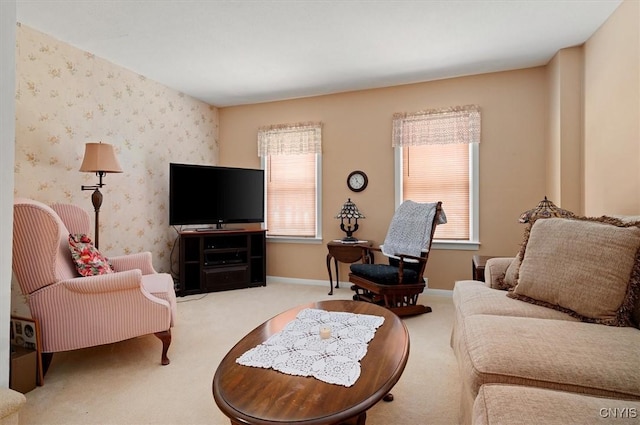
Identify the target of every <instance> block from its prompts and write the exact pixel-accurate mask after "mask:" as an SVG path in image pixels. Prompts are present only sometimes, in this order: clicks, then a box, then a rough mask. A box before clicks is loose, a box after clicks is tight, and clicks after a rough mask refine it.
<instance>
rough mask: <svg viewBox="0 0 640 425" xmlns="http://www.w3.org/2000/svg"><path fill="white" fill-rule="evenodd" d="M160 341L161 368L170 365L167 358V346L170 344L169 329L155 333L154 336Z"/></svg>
mask: <svg viewBox="0 0 640 425" xmlns="http://www.w3.org/2000/svg"><path fill="white" fill-rule="evenodd" d="M155 335H156V336H157V337H158V338H160V341H162V358H161V361H160V362H161V363H162V365H163V366H165V365H168V364H169V363H171V361H170V360H169V358H168V357H167V351H169V345H170V344H171V329H168V330H166V331H162V332H156V334H155Z"/></svg>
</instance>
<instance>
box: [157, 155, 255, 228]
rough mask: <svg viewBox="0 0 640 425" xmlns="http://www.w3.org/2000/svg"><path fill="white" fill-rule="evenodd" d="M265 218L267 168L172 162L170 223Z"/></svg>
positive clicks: (218, 223)
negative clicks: (265, 172)
mask: <svg viewBox="0 0 640 425" xmlns="http://www.w3.org/2000/svg"><path fill="white" fill-rule="evenodd" d="M263 221H264V170H258V169H250V168H232V167H217V166H208V165H193V164H176V163H170V164H169V224H170V225H172V226H173V225H183V224H187V225H216V227H217V228H221V225H222V224H223V223H262V222H263Z"/></svg>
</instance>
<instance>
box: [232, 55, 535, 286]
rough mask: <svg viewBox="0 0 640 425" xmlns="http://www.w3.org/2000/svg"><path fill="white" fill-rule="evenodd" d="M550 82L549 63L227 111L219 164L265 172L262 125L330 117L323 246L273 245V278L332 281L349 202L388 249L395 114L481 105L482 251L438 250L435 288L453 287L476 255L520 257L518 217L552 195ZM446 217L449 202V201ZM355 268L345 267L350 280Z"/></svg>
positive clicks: (364, 229)
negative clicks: (332, 253)
mask: <svg viewBox="0 0 640 425" xmlns="http://www.w3.org/2000/svg"><path fill="white" fill-rule="evenodd" d="M546 84H547V76H546V70H545V68H543V67H540V68H531V69H526V70H520V71H512V72H500V73H493V74H485V75H477V76H471V77H464V78H455V79H448V80H441V81H434V82H427V83H421V84H412V85H404V86H398V87H390V88H383V89H376V90H365V91H357V92H349V93H341V94H335V95H328V96H320V97H312V98H305V99H297V100H289V101H282V102H271V103H264V104H254V105H247V106H237V107H228V108H221V109H220V114H219V118H220V164H222V165H227V166H246V167H259V166H260V160H259V158H258V156H257V151H256V137H257V131H258V128H259V127H260V126H263V125H269V124H279V123H295V122H299V121H322V122H323V123H324V127H323V171H322V174H323V181H322V199H323V200H322V202H323V205H322V214H323V222H322V227H323V233H324V234H323V243H322V244H316V245H313V244H293V243H269V244H268V265H267V274H268V275H270V276H281V277H290V278H302V279H311V280H326V279H327V271H326V264H325V257H326V252H327V251H326V246H325V244H326V242H328V241H330V240H332V239H335V238H340V237H342V236H343V235H344V234H343V233H342V232H341V231H340V230H339V228H338V220H336V219H334V218H333V216H334V215H335V214H336V213H337V212H338V210H339V208H340V206H341V205H342V204H343V203H344V202H345V201H346V200H347V198H348V197H351V199H352V200H353V201H354V202H355V203H356V205H357V206H358V208H359V209H360V211H361V212H362V213H364V214H365V215H366V217H367V218H366V219H365V220H363V221H362V226H361V228H360V230H358V232H357V233H356V235H357V236H358V237H360V238H366V239H369V240H373V241H375V242H377V243H381V242H382V241H383V239H384V237H385V234H386V230H387V226H388V224H389V221H390V219H391V216H392V215H393V211H394V180H393V167H394V162H393V149H392V147H391V120H392V115H393V113H394V112H412V111H418V110H421V109H428V108H440V107H448V106H456V105H466V104H478V105H480V107H481V111H482V142H481V143H480V181H481V183H480V241H481V243H482V246H481V248H480V250H479V251H462V250H434V251H433V252H432V254H431V257H430V259H429V265H428V269H427V276H428V278H429V287H430V288H439V289H451V288H452V287H453V283H454V281H455V280H460V279H470V278H471V257H472V255H473V254H483V255H513V254H515V252H517V250H518V247H519V244H520V241H521V239H522V232H523V230H524V228H523V227H522V225H521V224H519V223H518V221H517V220H518V217H519V215H520V213H521V212H522V211H524V210H527V209H529V208H531V207H533V206H534V205H536V204H537V203H538V201H539V200H540V199H542V197H543V196H544V194H545V184H546V178H545V138H546V120H547V94H546V93H547V90H546ZM356 169H360V170H363V171H365V172H366V173H367V175H368V176H369V186H368V188H367V189H366V190H365V191H364V192H361V193H353V192H350V191H349V190H348V189H347V186H346V178H347V175H348V174H349V172H351V171H352V170H356ZM444 208H445V211H446V205H444ZM347 270H348V269H347V267H346V266H343V267H342V268H341V277H342V278H343V280H346V276H347Z"/></svg>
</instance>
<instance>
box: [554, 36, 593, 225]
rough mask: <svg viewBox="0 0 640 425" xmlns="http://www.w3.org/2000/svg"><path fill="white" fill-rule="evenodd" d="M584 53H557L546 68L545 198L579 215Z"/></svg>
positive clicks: (572, 50) (570, 50)
mask: <svg viewBox="0 0 640 425" xmlns="http://www.w3.org/2000/svg"><path fill="white" fill-rule="evenodd" d="M583 69H584V60H583V49H582V46H580V47H571V48H567V49H562V50H560V51H559V52H558V53H557V54H556V55H555V56H554V57H553V59H552V60H551V61H550V62H549V64H548V65H547V75H548V78H549V84H548V86H549V88H548V90H549V111H548V114H549V120H548V121H549V124H548V134H547V151H546V155H547V160H546V162H547V164H546V167H547V168H546V171H547V190H546V195H547V196H548V197H549V199H551V200H552V201H553V202H554V203H555V204H556V205H558V206H560V207H562V208H565V209H568V210H569V211H573V212H574V213H576V214H582V211H583V210H584V208H583V203H582V170H583V161H582V157H583V155H582V146H583V131H582V129H583V112H582V111H583V108H582V105H583V78H582V76H583Z"/></svg>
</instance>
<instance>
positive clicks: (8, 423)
mask: <svg viewBox="0 0 640 425" xmlns="http://www.w3.org/2000/svg"><path fill="white" fill-rule="evenodd" d="M26 401H27V399H26V398H25V396H24V395H23V394H21V393H19V392H17V391H14V390H11V389H9V388H4V387H0V425H18V422H19V415H20V410H21V409H22V407H23V406H24V404H25V403H26Z"/></svg>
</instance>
